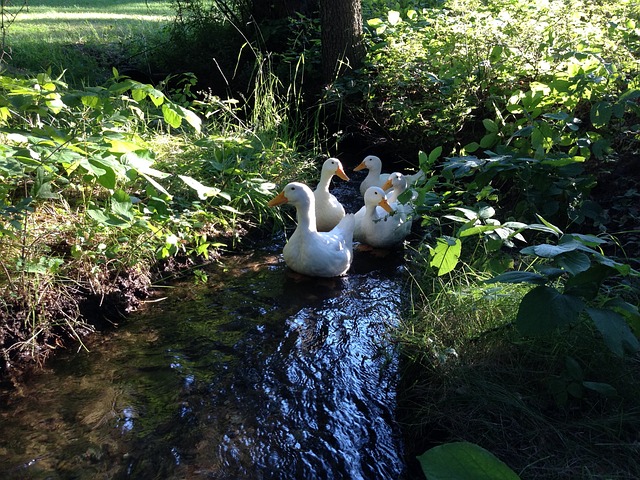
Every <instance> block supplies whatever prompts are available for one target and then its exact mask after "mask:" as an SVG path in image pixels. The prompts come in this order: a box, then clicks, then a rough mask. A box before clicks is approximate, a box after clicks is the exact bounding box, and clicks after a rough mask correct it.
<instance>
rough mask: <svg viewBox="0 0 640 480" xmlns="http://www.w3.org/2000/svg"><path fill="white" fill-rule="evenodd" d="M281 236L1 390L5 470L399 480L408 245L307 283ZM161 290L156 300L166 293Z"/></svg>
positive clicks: (360, 258) (22, 474) (0, 448)
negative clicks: (395, 337) (400, 351)
mask: <svg viewBox="0 0 640 480" xmlns="http://www.w3.org/2000/svg"><path fill="white" fill-rule="evenodd" d="M283 241H284V239H279V240H278V241H276V242H275V244H274V245H272V246H265V247H262V248H256V249H254V250H252V251H251V252H249V253H244V254H238V255H230V256H227V257H225V258H223V259H222V260H221V262H220V263H219V264H215V265H212V266H211V267H210V268H208V269H207V270H206V272H207V275H208V278H207V281H206V282H200V283H196V282H195V280H194V279H189V280H188V281H184V282H183V283H177V284H174V285H172V286H171V287H170V288H166V289H163V290H162V291H160V295H161V296H162V297H166V298H165V299H164V300H159V301H154V302H149V303H148V304H147V305H146V306H145V308H144V309H143V310H142V311H140V312H138V313H137V314H135V315H133V318H131V319H128V320H126V321H123V323H122V324H121V325H120V326H119V327H118V328H117V329H115V331H114V332H113V333H110V334H107V335H105V336H101V339H100V340H99V341H96V342H95V343H93V344H92V345H90V351H88V352H87V351H85V350H80V351H79V352H77V353H73V354H64V355H60V356H58V357H57V358H56V359H55V360H54V361H52V362H50V363H49V364H48V366H47V368H46V370H44V371H43V372H41V373H39V374H38V375H36V376H34V377H33V378H31V379H30V380H29V381H28V383H27V384H25V385H24V386H23V388H22V389H21V390H20V391H13V392H0V395H1V399H2V402H1V404H0V422H1V427H0V472H3V474H2V478H29V479H40V478H42V479H44V478H46V479H62V478H74V479H85V478H86V479H97V478H105V479H106V478H109V479H117V478H123V479H124V478H140V479H151V478H162V479H178V478H180V479H186V478H189V479H191V478H206V479H270V478H274V479H275V478H277V479H354V480H357V479H363V480H369V479H371V480H374V479H376V480H377V479H400V478H403V475H404V472H405V470H406V468H405V463H404V460H403V445H402V441H401V437H400V432H399V429H398V427H397V425H396V423H395V421H394V409H395V407H396V400H395V398H396V393H395V390H396V382H397V377H398V359H397V354H396V352H395V350H394V347H393V345H392V343H391V336H390V333H391V329H393V327H394V325H396V324H397V322H398V319H399V314H400V309H401V304H402V291H403V282H404V281H405V278H406V277H405V275H404V266H403V258H402V254H401V252H400V253H390V254H387V255H386V256H379V255H376V254H375V253H374V252H368V251H357V252H356V254H355V260H354V263H353V265H352V268H351V270H350V272H349V274H348V275H346V276H344V277H341V278H335V279H309V278H303V277H299V276H297V275H294V274H292V272H291V271H290V270H288V269H287V268H286V267H285V265H284V264H283V262H282V259H281V256H280V252H281V248H282V242H283ZM155 300H158V299H155Z"/></svg>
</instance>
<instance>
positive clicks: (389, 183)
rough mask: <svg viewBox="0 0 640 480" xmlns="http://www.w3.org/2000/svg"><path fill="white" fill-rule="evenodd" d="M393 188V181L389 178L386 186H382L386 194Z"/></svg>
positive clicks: (385, 183)
mask: <svg viewBox="0 0 640 480" xmlns="http://www.w3.org/2000/svg"><path fill="white" fill-rule="evenodd" d="M391 187H393V183H391V179H390V178H389V179H388V180H387V181H386V182H384V185H382V189H383V190H384V191H385V192H386V191H387V190H389V189H390V188H391Z"/></svg>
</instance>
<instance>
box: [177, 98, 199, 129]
mask: <svg viewBox="0 0 640 480" xmlns="http://www.w3.org/2000/svg"><path fill="white" fill-rule="evenodd" d="M178 108H179V109H180V111H181V112H182V116H183V117H184V119H185V120H186V121H187V123H189V125H191V126H192V127H193V129H194V130H195V131H196V132H198V133H200V130H201V129H202V120H201V119H200V117H198V115H196V114H195V113H194V112H192V111H191V110H188V109H186V108H184V107H182V106H180V105H178Z"/></svg>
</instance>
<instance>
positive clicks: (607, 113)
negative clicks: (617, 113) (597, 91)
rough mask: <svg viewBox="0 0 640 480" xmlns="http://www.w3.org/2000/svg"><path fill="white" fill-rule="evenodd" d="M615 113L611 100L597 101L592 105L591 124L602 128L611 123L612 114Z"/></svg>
mask: <svg viewBox="0 0 640 480" xmlns="http://www.w3.org/2000/svg"><path fill="white" fill-rule="evenodd" d="M612 113H613V105H611V103H610V102H597V103H595V104H593V106H592V107H591V114H590V119H591V124H592V125H593V126H594V127H595V128H602V127H606V126H607V125H609V122H610V121H611V114H612Z"/></svg>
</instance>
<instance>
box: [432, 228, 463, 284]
mask: <svg viewBox="0 0 640 480" xmlns="http://www.w3.org/2000/svg"><path fill="white" fill-rule="evenodd" d="M461 251H462V242H461V241H460V239H458V238H452V237H447V236H444V237H440V238H438V239H437V240H436V246H435V247H434V248H433V250H432V251H431V262H430V263H429V265H431V266H432V267H434V268H435V269H436V271H437V275H438V276H441V275H445V274H447V273H449V272H450V271H452V270H453V269H454V268H456V265H457V264H458V260H459V259H460V252H461Z"/></svg>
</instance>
